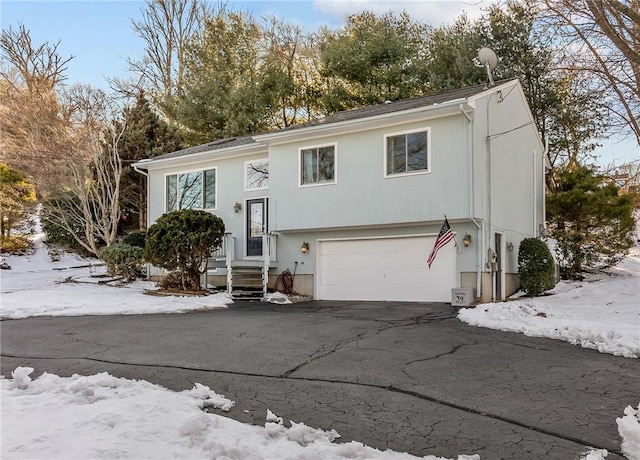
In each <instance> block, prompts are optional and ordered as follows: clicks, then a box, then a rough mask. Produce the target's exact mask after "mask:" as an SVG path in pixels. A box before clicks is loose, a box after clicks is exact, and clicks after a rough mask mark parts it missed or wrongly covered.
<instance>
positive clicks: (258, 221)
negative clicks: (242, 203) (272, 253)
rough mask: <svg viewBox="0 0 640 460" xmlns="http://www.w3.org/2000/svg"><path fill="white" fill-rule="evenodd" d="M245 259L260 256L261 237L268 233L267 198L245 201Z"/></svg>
mask: <svg viewBox="0 0 640 460" xmlns="http://www.w3.org/2000/svg"><path fill="white" fill-rule="evenodd" d="M245 209H246V212H247V217H246V220H247V226H246V229H245V232H246V240H247V257H259V256H261V255H262V235H263V234H264V233H267V231H268V228H267V226H268V219H267V198H257V199H254V200H247V206H246V207H245Z"/></svg>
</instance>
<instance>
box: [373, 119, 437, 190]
mask: <svg viewBox="0 0 640 460" xmlns="http://www.w3.org/2000/svg"><path fill="white" fill-rule="evenodd" d="M422 132H426V133H427V169H420V170H418V171H405V172H403V173H395V174H389V171H388V169H387V168H388V164H389V163H388V161H387V153H388V152H387V139H389V138H390V137H395V136H402V135H407V134H413V133H422ZM382 161H383V162H384V163H383V166H382V168H383V169H382V170H383V171H384V178H385V179H390V178H393V177H406V176H415V175H420V174H431V127H430V126H425V127H423V128H415V129H408V130H405V131H397V132H393V133H385V134H384V135H383V136H382Z"/></svg>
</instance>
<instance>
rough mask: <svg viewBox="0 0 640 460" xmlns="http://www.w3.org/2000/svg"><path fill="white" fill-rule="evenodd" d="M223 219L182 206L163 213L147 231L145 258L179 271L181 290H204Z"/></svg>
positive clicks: (169, 269) (221, 235)
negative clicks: (202, 281)
mask: <svg viewBox="0 0 640 460" xmlns="http://www.w3.org/2000/svg"><path fill="white" fill-rule="evenodd" d="M223 237H224V222H223V221H222V219H220V218H219V217H217V216H214V215H213V214H210V213H208V212H206V211H200V210H195V209H183V210H180V211H171V212H168V213H166V214H163V215H162V216H160V218H158V220H157V221H156V223H155V224H153V225H152V226H151V227H149V229H148V230H147V242H146V245H145V258H146V260H147V261H148V262H151V263H152V264H154V265H155V266H157V267H161V268H164V269H166V270H168V271H170V272H173V271H176V270H177V271H178V272H179V273H180V277H181V284H182V290H184V291H193V290H196V291H199V290H201V284H200V275H201V274H202V273H204V269H205V266H206V261H207V259H208V258H209V256H210V255H211V253H212V252H213V251H214V250H216V249H217V248H219V247H220V245H221V244H222V239H223Z"/></svg>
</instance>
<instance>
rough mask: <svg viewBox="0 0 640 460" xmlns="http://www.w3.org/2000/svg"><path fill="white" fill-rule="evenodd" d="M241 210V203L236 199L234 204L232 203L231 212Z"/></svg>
mask: <svg viewBox="0 0 640 460" xmlns="http://www.w3.org/2000/svg"><path fill="white" fill-rule="evenodd" d="M241 210H242V204H240V203H238V202H237V201H236V204H234V205H233V212H235V213H236V214H238V213H239V212H240V211H241Z"/></svg>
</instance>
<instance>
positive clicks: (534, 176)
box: [531, 150, 538, 237]
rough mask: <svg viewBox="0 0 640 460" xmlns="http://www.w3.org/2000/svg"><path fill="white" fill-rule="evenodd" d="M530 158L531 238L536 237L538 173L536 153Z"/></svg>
mask: <svg viewBox="0 0 640 460" xmlns="http://www.w3.org/2000/svg"><path fill="white" fill-rule="evenodd" d="M531 156H532V158H533V165H532V168H531V169H532V170H533V207H532V209H533V233H532V235H533V237H535V236H536V234H537V226H536V215H537V214H538V210H537V209H536V201H538V172H537V168H536V151H535V150H534V151H533V153H532V155H531Z"/></svg>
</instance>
